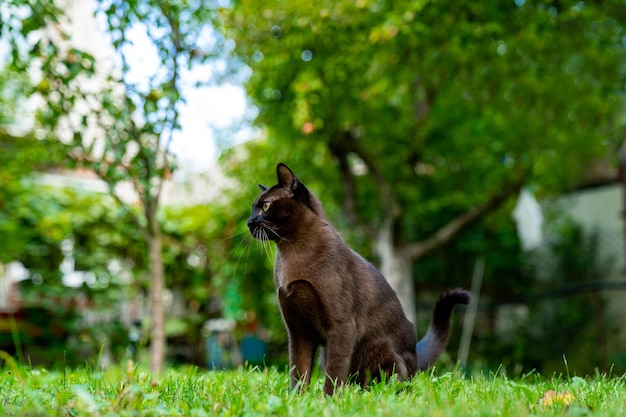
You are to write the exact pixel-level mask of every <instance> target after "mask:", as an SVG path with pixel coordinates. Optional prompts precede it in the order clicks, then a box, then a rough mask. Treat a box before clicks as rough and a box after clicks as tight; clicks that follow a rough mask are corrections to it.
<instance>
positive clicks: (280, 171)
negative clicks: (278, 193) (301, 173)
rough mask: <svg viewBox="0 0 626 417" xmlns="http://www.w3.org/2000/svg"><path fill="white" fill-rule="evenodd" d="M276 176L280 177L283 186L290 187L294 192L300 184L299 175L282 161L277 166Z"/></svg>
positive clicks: (279, 181)
mask: <svg viewBox="0 0 626 417" xmlns="http://www.w3.org/2000/svg"><path fill="white" fill-rule="evenodd" d="M276 176H277V177H278V184H280V186H281V187H283V188H287V189H290V190H291V191H292V192H293V191H295V190H296V189H297V188H298V185H300V181H299V180H298V177H296V175H295V174H294V173H293V172H291V170H290V169H289V167H287V165H285V164H283V163H282V162H281V163H280V164H278V166H276Z"/></svg>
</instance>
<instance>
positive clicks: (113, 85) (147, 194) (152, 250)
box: [0, 0, 222, 372]
mask: <svg viewBox="0 0 626 417" xmlns="http://www.w3.org/2000/svg"><path fill="white" fill-rule="evenodd" d="M213 6H214V5H213V4H212V2H210V1H196V2H177V1H165V2H152V1H132V2H126V1H120V0H102V1H98V2H97V11H96V16H97V17H99V18H102V19H103V20H105V21H106V36H107V37H108V38H110V40H111V45H112V50H111V54H110V56H107V55H106V53H105V54H104V56H105V57H107V58H109V62H103V60H102V59H101V60H98V59H95V55H98V56H100V57H102V56H103V53H102V51H100V50H90V51H88V50H87V49H88V48H89V45H85V44H84V41H83V40H81V39H80V37H79V36H78V32H76V28H77V26H76V25H78V24H81V23H83V24H84V22H72V21H71V19H70V18H69V17H68V14H64V13H63V10H61V9H59V8H58V7H57V6H56V3H55V2H54V1H52V0H37V1H22V0H10V1H9V2H8V4H6V5H5V6H3V8H2V9H1V10H0V12H1V13H2V14H3V16H2V21H3V22H5V25H6V26H5V27H6V28H7V29H6V30H5V32H4V33H3V34H6V35H7V38H8V41H9V43H10V45H11V57H12V62H11V64H12V66H13V68H15V69H17V70H19V71H26V70H28V69H29V68H30V71H31V73H33V74H35V77H36V80H35V82H34V83H33V88H32V90H31V91H30V95H31V96H33V97H34V96H38V97H40V98H42V99H43V102H44V105H42V106H40V107H38V111H37V115H36V124H35V129H34V131H35V132H36V133H37V134H38V136H39V137H41V138H53V139H60V140H61V141H63V142H64V143H65V144H66V145H67V147H68V149H69V151H68V156H69V158H70V161H71V163H72V165H73V166H83V167H87V168H89V169H92V170H93V171H94V172H95V173H96V174H97V175H98V176H99V177H100V178H101V179H102V180H103V181H104V182H105V183H106V184H107V185H108V187H109V190H110V193H111V195H112V196H113V197H114V198H115V200H116V201H117V203H118V204H119V205H120V206H121V207H124V208H125V209H126V210H127V212H128V213H129V214H130V216H131V217H132V219H133V223H134V225H135V227H137V229H138V230H140V231H141V233H142V235H143V237H144V240H145V243H146V246H147V249H148V255H149V272H150V300H151V317H152V323H151V360H150V363H151V369H152V370H153V371H155V372H158V371H160V370H161V369H162V367H163V362H164V357H165V343H166V341H165V333H164V311H163V291H164V286H165V284H164V283H165V279H164V268H163V259H162V229H161V224H160V220H159V217H158V214H159V205H160V198H161V194H162V190H163V184H164V182H165V181H166V180H167V179H169V178H170V177H171V175H172V172H173V171H174V170H175V169H176V168H177V167H176V163H175V160H174V157H173V156H172V153H171V149H170V145H171V143H172V139H173V136H174V134H175V132H176V131H177V130H178V129H179V128H180V123H179V115H180V111H181V108H182V106H183V105H184V102H185V96H184V93H185V88H186V87H185V86H186V84H185V83H191V84H192V85H200V84H203V83H205V82H208V81H210V80H206V79H202V76H200V77H197V79H193V75H190V74H193V70H194V69H196V68H203V67H204V66H205V65H206V63H207V62H209V60H211V59H214V58H215V57H216V53H215V51H218V52H219V51H220V50H221V48H222V44H221V42H220V40H221V38H220V37H219V36H217V35H216V34H214V33H213V31H212V30H211V21H212V19H213V18H214V7H213ZM80 18H84V19H88V20H89V19H90V18H91V17H90V16H80ZM95 23H96V20H95V19H94V20H93V21H91V20H89V23H87V24H94V25H95ZM138 33H139V35H138ZM72 35H76V36H75V37H74V38H72ZM138 37H144V38H146V39H147V46H146V49H148V50H152V51H153V52H154V56H155V58H156V60H155V61H156V64H155V68H152V70H153V71H151V72H149V73H148V74H147V75H146V76H145V77H141V79H139V80H137V79H136V77H135V79H133V78H132V75H131V74H132V72H131V68H130V66H129V59H130V58H131V57H132V56H133V54H137V53H138V50H137V49H133V48H132V44H133V42H135V41H137V40H138ZM81 42H83V44H82V45H81ZM110 62H113V63H114V65H108V64H109V63H110ZM201 73H202V74H204V75H205V74H206V71H201ZM194 83H195V84H194ZM126 182H130V184H131V185H132V189H133V191H134V193H135V194H136V196H137V198H138V204H139V206H140V211H135V210H133V209H132V206H133V204H134V202H132V201H131V202H129V201H128V200H124V199H123V198H122V196H121V195H120V191H119V190H120V185H121V184H124V183H126Z"/></svg>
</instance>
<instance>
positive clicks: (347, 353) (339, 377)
mask: <svg viewBox="0 0 626 417" xmlns="http://www.w3.org/2000/svg"><path fill="white" fill-rule="evenodd" d="M355 339H356V326H355V324H354V322H353V321H350V322H346V323H334V324H333V326H332V327H331V329H330V330H329V332H328V335H327V341H326V380H325V381H324V394H326V395H333V393H334V392H335V387H339V386H341V385H342V384H343V383H345V382H346V381H347V379H348V373H349V371H350V360H351V358H352V352H353V351H354V344H355Z"/></svg>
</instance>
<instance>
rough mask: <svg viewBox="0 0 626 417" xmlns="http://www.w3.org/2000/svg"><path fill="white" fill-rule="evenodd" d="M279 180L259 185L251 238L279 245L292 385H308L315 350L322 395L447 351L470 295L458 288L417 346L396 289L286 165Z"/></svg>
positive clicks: (277, 276) (412, 368)
mask: <svg viewBox="0 0 626 417" xmlns="http://www.w3.org/2000/svg"><path fill="white" fill-rule="evenodd" d="M276 173H277V178H278V183H277V184H276V185H274V186H273V187H266V186H263V185H261V184H259V188H260V189H261V195H260V196H259V197H258V199H257V200H256V201H255V202H254V204H253V205H252V213H251V215H250V218H249V219H248V222H247V224H248V228H249V229H250V233H251V234H252V236H253V237H254V238H256V239H259V240H262V241H274V242H275V243H276V246H277V249H278V250H277V254H276V260H275V264H274V284H275V286H276V292H277V296H278V301H279V305H280V311H281V314H282V318H283V321H284V323H285V326H286V328H287V333H288V337H289V366H290V369H291V371H290V377H291V385H292V387H294V388H295V387H300V388H306V387H308V386H309V384H310V380H311V372H312V369H313V364H314V360H315V355H316V351H317V349H318V348H319V347H320V346H322V347H324V349H323V350H322V353H321V355H320V359H321V365H322V369H324V370H325V373H326V378H325V381H324V393H325V394H327V395H332V394H333V393H334V390H335V388H336V387H338V386H340V385H342V384H343V383H346V382H356V383H357V384H359V385H361V386H366V385H367V384H368V383H370V382H371V381H372V380H376V379H379V378H381V377H382V376H383V374H384V375H387V376H390V375H391V374H397V377H398V379H399V380H401V381H403V380H407V379H409V378H411V377H412V376H413V375H414V374H415V373H416V372H417V371H418V370H424V369H427V368H428V367H429V366H430V365H431V364H433V363H434V362H435V361H436V360H437V358H438V357H439V355H440V354H441V353H442V352H443V350H444V349H445V348H446V345H447V342H448V336H449V327H450V316H451V313H452V309H453V307H454V305H455V304H468V303H469V300H470V297H471V295H470V293H469V292H468V291H465V290H461V289H456V290H451V291H448V292H445V293H444V294H442V295H441V296H440V298H439V300H438V301H437V302H436V304H435V307H434V310H433V319H432V322H431V325H430V327H429V329H428V331H427V333H426V335H425V336H424V338H423V339H422V340H421V341H420V342H419V343H417V336H416V332H415V328H414V326H413V324H411V322H410V321H409V320H408V319H407V317H406V315H405V314H404V312H403V310H402V306H401V305H400V301H399V300H398V297H397V295H396V293H395V292H394V290H393V289H392V288H391V286H390V285H389V284H388V283H387V281H386V279H385V278H384V277H383V276H382V274H381V273H380V272H379V271H378V270H377V269H376V268H375V267H374V266H373V265H372V264H371V263H369V262H368V261H367V260H365V259H364V258H363V257H361V256H360V255H359V254H358V253H356V252H354V251H352V250H351V249H350V248H349V247H348V245H347V244H346V243H345V242H344V241H343V239H342V238H341V236H340V235H339V233H338V232H337V231H336V230H335V229H334V228H333V227H332V226H331V225H330V223H329V222H328V219H327V217H326V214H325V213H324V209H323V207H322V204H321V203H320V201H319V200H318V199H317V197H316V196H315V195H314V194H313V193H312V192H311V191H309V189H308V188H307V187H306V186H305V185H304V184H303V183H302V182H300V180H299V179H298V178H297V177H296V176H295V175H294V173H293V172H292V171H291V170H290V169H289V168H288V167H287V166H286V165H285V164H283V163H280V164H278V166H277V168H276Z"/></svg>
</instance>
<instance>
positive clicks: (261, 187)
mask: <svg viewBox="0 0 626 417" xmlns="http://www.w3.org/2000/svg"><path fill="white" fill-rule="evenodd" d="M257 185H258V186H259V189H260V190H261V191H267V190H269V189H270V187H266V186H265V185H263V184H257Z"/></svg>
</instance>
